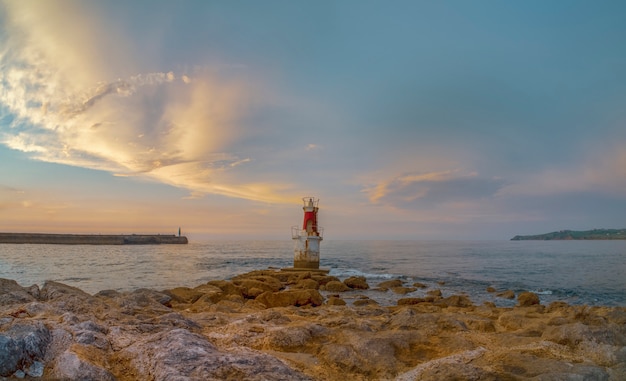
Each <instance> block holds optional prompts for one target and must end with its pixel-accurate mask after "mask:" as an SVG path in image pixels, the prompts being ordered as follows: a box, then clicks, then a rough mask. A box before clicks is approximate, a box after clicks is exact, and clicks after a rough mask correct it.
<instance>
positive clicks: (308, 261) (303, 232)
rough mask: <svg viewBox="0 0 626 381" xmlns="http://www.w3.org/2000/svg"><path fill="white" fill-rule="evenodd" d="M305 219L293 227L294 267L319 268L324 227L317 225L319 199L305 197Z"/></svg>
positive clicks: (303, 199)
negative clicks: (299, 224) (300, 224)
mask: <svg viewBox="0 0 626 381" xmlns="http://www.w3.org/2000/svg"><path fill="white" fill-rule="evenodd" d="M302 201H303V203H304V205H303V207H302V209H303V210H304V221H303V222H302V228H300V226H292V227H291V238H292V239H293V241H294V243H295V245H294V258H293V267H294V268H296V269H319V267H320V241H321V240H322V233H323V232H324V229H323V228H321V227H320V226H318V225H317V211H318V204H319V199H317V198H315V197H303V198H302Z"/></svg>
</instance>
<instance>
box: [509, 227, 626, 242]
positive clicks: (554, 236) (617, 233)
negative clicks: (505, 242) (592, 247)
mask: <svg viewBox="0 0 626 381" xmlns="http://www.w3.org/2000/svg"><path fill="white" fill-rule="evenodd" d="M576 239H579V240H583V239H585V240H611V239H626V229H593V230H584V231H576V230H561V231H558V232H552V233H545V234H537V235H516V236H515V237H513V238H511V241H530V240H535V241H550V240H576Z"/></svg>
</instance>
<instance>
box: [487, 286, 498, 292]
mask: <svg viewBox="0 0 626 381" xmlns="http://www.w3.org/2000/svg"><path fill="white" fill-rule="evenodd" d="M485 291H487V292H489V293H494V292H496V289H495V288H494V287H492V286H489V287H487V289H486V290H485Z"/></svg>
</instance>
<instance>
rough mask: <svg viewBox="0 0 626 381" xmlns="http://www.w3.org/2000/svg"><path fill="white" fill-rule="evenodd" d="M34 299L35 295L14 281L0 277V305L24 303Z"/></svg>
mask: <svg viewBox="0 0 626 381" xmlns="http://www.w3.org/2000/svg"><path fill="white" fill-rule="evenodd" d="M33 301H35V297H34V296H33V295H32V294H31V293H30V292H28V290H27V289H25V288H23V287H21V286H20V285H19V284H17V282H16V281H14V280H10V279H2V278H0V306H7V305H11V304H24V303H28V302H33Z"/></svg>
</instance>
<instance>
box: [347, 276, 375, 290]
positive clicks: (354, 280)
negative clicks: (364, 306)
mask: <svg viewBox="0 0 626 381" xmlns="http://www.w3.org/2000/svg"><path fill="white" fill-rule="evenodd" d="M343 283H344V284H345V285H346V286H348V287H350V288H353V289H357V290H367V289H368V288H370V286H369V285H368V284H367V281H366V279H365V277H364V276H351V277H350V278H348V279H346V280H344V281H343Z"/></svg>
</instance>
